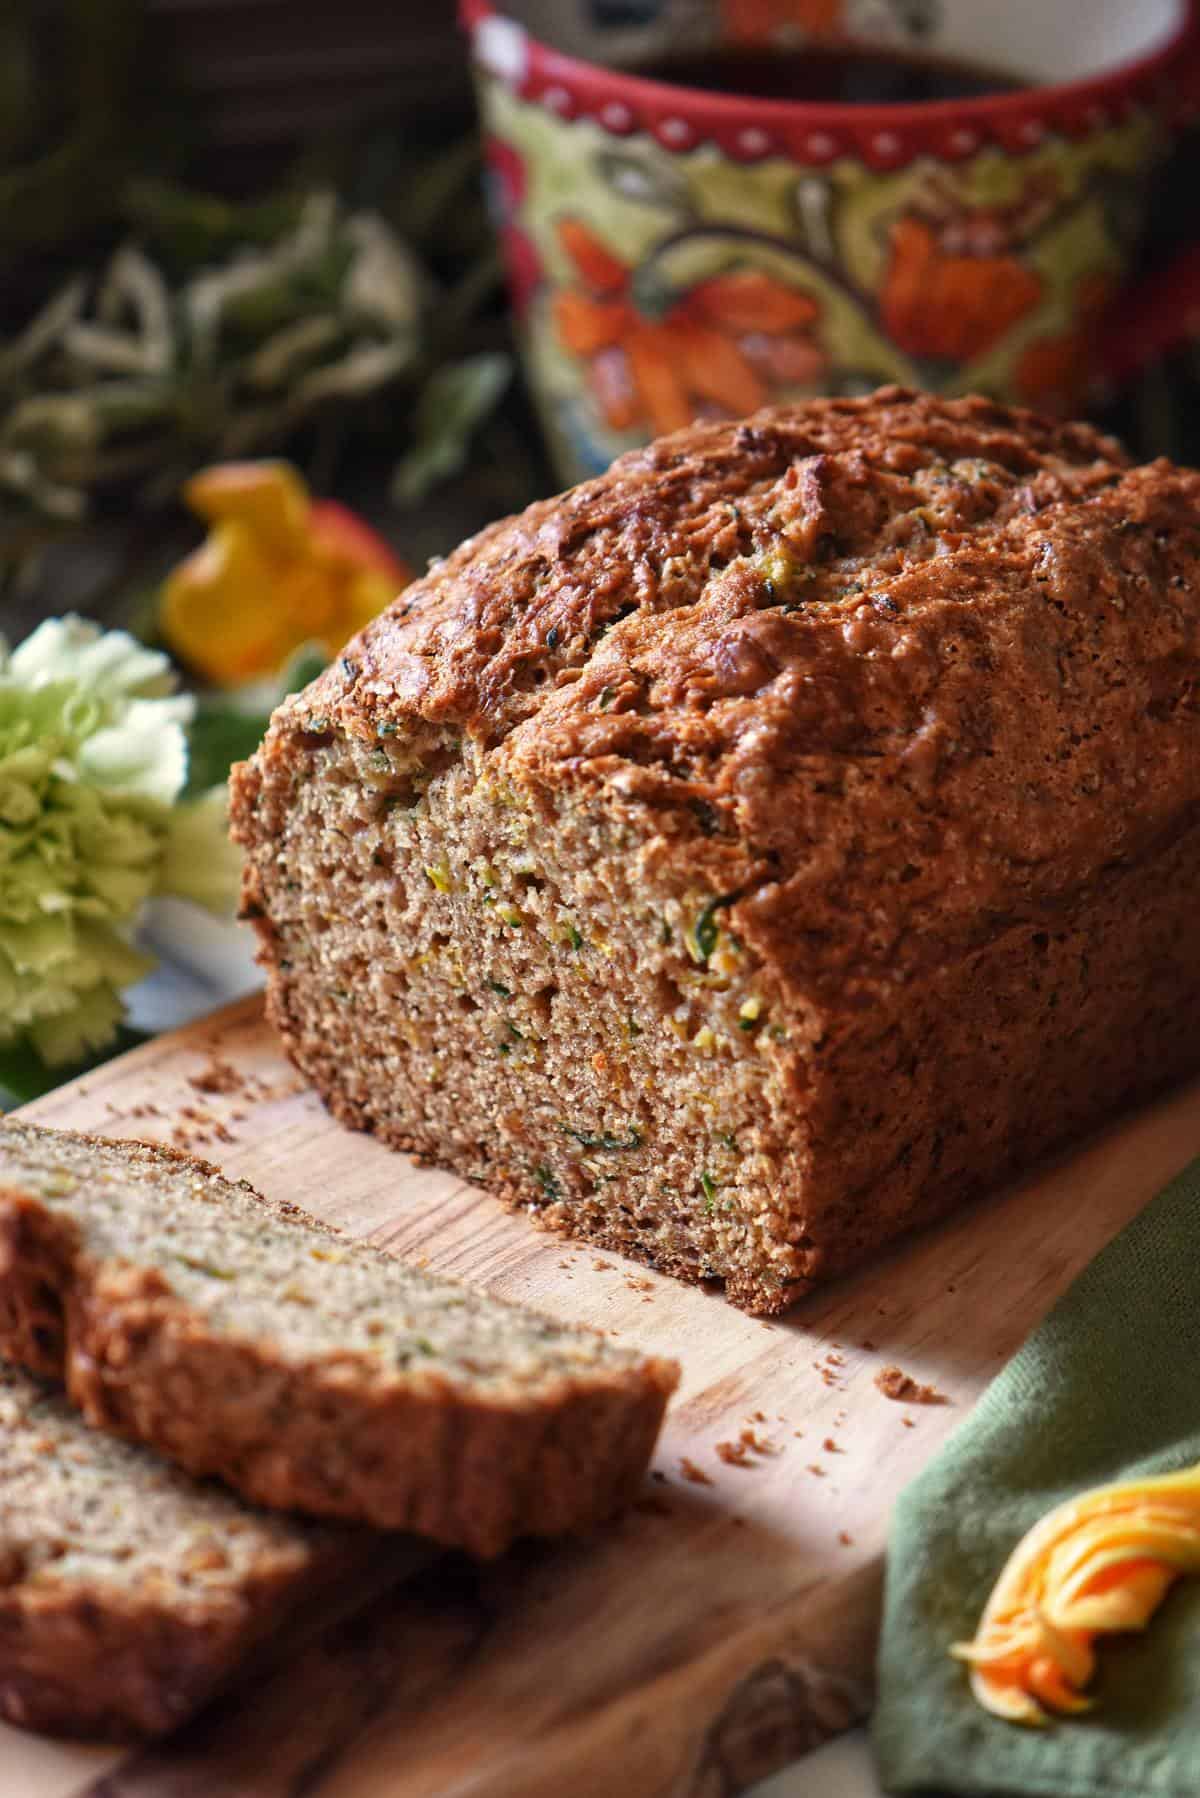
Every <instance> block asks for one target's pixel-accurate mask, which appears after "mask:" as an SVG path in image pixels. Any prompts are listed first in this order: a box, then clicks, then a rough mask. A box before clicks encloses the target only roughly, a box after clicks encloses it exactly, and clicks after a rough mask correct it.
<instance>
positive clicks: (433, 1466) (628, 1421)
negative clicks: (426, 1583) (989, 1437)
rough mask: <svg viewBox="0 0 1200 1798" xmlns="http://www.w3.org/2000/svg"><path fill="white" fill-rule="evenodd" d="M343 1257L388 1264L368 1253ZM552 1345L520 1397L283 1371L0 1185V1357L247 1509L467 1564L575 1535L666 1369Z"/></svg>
mask: <svg viewBox="0 0 1200 1798" xmlns="http://www.w3.org/2000/svg"><path fill="white" fill-rule="evenodd" d="M2 1128H3V1129H7V1130H8V1131H10V1132H16V1131H26V1132H28V1131H30V1130H31V1129H35V1127H32V1126H28V1125H22V1124H17V1123H16V1122H13V1123H10V1124H9V1125H7V1126H3V1127H2ZM37 1134H38V1135H39V1136H40V1137H42V1138H45V1139H48V1140H57V1141H59V1142H63V1141H68V1142H70V1143H73V1144H75V1145H83V1146H84V1147H85V1148H86V1146H87V1145H89V1144H95V1145H96V1146H97V1147H101V1146H103V1147H104V1148H105V1149H106V1150H107V1151H109V1152H111V1151H113V1150H114V1149H115V1150H117V1151H118V1153H119V1154H120V1155H121V1156H122V1157H123V1159H124V1160H125V1161H127V1162H128V1163H129V1164H130V1165H131V1166H133V1165H140V1166H141V1167H143V1168H148V1169H150V1170H151V1171H152V1170H153V1167H154V1165H155V1163H156V1162H161V1163H163V1164H164V1165H167V1166H170V1167H171V1168H173V1169H179V1168H183V1169H187V1170H190V1171H193V1172H194V1173H196V1174H197V1175H200V1176H201V1177H202V1178H203V1179H204V1180H205V1181H207V1182H211V1183H214V1190H213V1193H212V1198H213V1202H214V1203H216V1204H218V1205H219V1204H220V1202H221V1188H222V1187H225V1186H227V1185H228V1184H229V1183H227V1182H225V1181H224V1179H223V1177H222V1176H221V1175H220V1173H219V1171H218V1170H217V1169H215V1168H214V1167H212V1166H211V1165H210V1164H209V1163H207V1162H201V1161H192V1160H191V1159H190V1158H189V1157H187V1156H181V1155H180V1154H179V1153H178V1152H176V1151H171V1150H166V1149H163V1148H161V1147H160V1146H159V1145H157V1144H149V1143H119V1144H113V1143H104V1144H102V1143H101V1139H97V1138H89V1137H87V1136H86V1135H82V1134H79V1133H76V1132H70V1131H54V1132H49V1131H44V1132H37ZM0 1147H2V1143H0ZM239 1190H240V1191H241V1192H243V1193H250V1194H252V1196H253V1197H254V1199H255V1200H256V1201H257V1203H258V1204H260V1205H261V1207H262V1210H263V1214H264V1230H266V1229H268V1228H269V1227H270V1224H271V1223H273V1222H278V1223H282V1224H283V1225H284V1226H285V1229H286V1230H287V1231H288V1232H290V1231H291V1230H292V1229H299V1228H300V1227H303V1229H304V1230H305V1231H307V1232H313V1231H315V1232H317V1233H319V1234H320V1236H321V1237H323V1238H325V1239H327V1240H329V1241H330V1242H333V1243H343V1244H344V1243H346V1241H347V1239H346V1238H344V1237H343V1236H341V1234H340V1233H339V1232H338V1231H335V1230H333V1229H331V1228H329V1227H328V1226H327V1225H324V1224H322V1223H321V1222H320V1221H319V1220H316V1219H313V1218H310V1217H309V1216H307V1215H306V1214H305V1213H303V1212H301V1211H299V1210H298V1209H297V1208H296V1207H295V1206H292V1205H289V1204H286V1203H280V1202H277V1201H270V1200H267V1199H264V1198H262V1197H261V1195H259V1194H257V1193H254V1192H253V1189H252V1188H250V1187H248V1186H247V1185H246V1183H245V1182H241V1183H240V1187H239ZM349 1252H350V1253H351V1254H358V1255H363V1256H367V1257H371V1258H372V1259H373V1260H375V1261H378V1262H380V1263H382V1264H384V1265H385V1266H386V1265H388V1261H389V1258H388V1257H386V1256H382V1255H380V1254H379V1253H378V1252H377V1251H373V1250H371V1249H370V1248H359V1249H355V1248H353V1246H350V1247H349ZM390 1265H392V1266H397V1267H398V1264H397V1263H394V1262H393V1263H391V1264H390ZM497 1309H502V1308H500V1307H497ZM505 1314H506V1315H507V1313H505ZM511 1315H512V1317H513V1319H514V1321H515V1322H518V1323H519V1322H521V1321H524V1322H526V1323H528V1322H530V1321H531V1314H530V1313H526V1312H521V1311H519V1310H517V1309H515V1308H512V1309H511ZM56 1324H57V1327H55V1325H56ZM557 1333H558V1335H559V1336H560V1337H567V1336H569V1337H570V1338H571V1340H575V1339H576V1336H578V1339H579V1340H580V1341H581V1342H582V1341H586V1342H588V1343H594V1344H595V1345H596V1353H595V1356H594V1357H593V1359H592V1360H590V1361H588V1362H586V1363H585V1362H582V1361H581V1363H580V1365H579V1366H578V1368H577V1369H575V1370H572V1371H562V1372H559V1373H553V1372H547V1373H546V1375H545V1377H544V1378H542V1379H541V1380H540V1381H539V1382H538V1383H537V1385H536V1387H535V1388H528V1387H527V1388H525V1389H524V1390H522V1389H521V1388H520V1387H519V1386H518V1385H517V1384H515V1383H514V1384H513V1386H512V1388H511V1390H510V1389H509V1388H508V1387H506V1386H504V1385H503V1384H502V1382H500V1381H497V1380H493V1381H492V1382H491V1384H490V1385H489V1384H488V1383H486V1382H484V1381H483V1380H482V1379H481V1380H480V1381H479V1382H477V1383H476V1386H475V1388H474V1390H473V1386H472V1381H471V1379H470V1378H469V1377H467V1376H460V1375H452V1374H451V1373H449V1372H445V1371H442V1370H440V1369H439V1368H438V1367H437V1366H436V1364H430V1365H429V1366H428V1367H424V1366H423V1367H422V1368H421V1369H420V1370H419V1372H418V1373H416V1374H414V1376H413V1377H412V1378H411V1380H409V1379H406V1377H405V1376H404V1374H403V1373H402V1372H400V1371H399V1370H397V1371H396V1372H395V1373H394V1374H393V1375H392V1376H391V1377H390V1378H389V1379H381V1377H380V1364H379V1362H378V1361H377V1360H371V1359H370V1358H369V1357H367V1356H366V1355H364V1354H362V1353H359V1352H355V1351H354V1350H352V1349H346V1350H345V1351H339V1352H338V1353H328V1352H325V1351H320V1352H316V1351H314V1353H313V1354H312V1355H311V1356H310V1357H301V1358H297V1356H296V1354H295V1353H294V1352H292V1353H290V1354H285V1353H284V1352H283V1351H282V1350H281V1349H280V1348H279V1346H278V1345H277V1344H276V1343H275V1342H274V1341H272V1340H271V1339H270V1338H265V1337H262V1336H260V1335H255V1334H253V1333H251V1332H244V1333H240V1334H236V1335H230V1334H229V1333H228V1332H227V1331H224V1332H223V1331H221V1330H219V1329H215V1328H214V1327H213V1326H212V1325H211V1324H210V1323H209V1321H208V1319H207V1317H206V1314H205V1312H204V1310H203V1309H201V1308H197V1307H196V1306H195V1305H194V1304H192V1303H190V1302H189V1301H188V1300H187V1299H186V1298H184V1297H181V1296H180V1295H179V1294H178V1293H177V1292H176V1291H175V1290H174V1288H173V1286H172V1283H171V1280H170V1278H169V1277H168V1273H167V1272H166V1271H165V1270H164V1268H163V1266H161V1265H158V1264H157V1263H156V1262H154V1261H147V1260H146V1259H145V1255H144V1252H143V1251H137V1252H135V1251H132V1250H131V1251H130V1253H129V1254H128V1255H122V1254H118V1253H115V1252H113V1251H111V1250H109V1251H107V1252H104V1253H93V1252H92V1251H91V1248H90V1245H89V1240H88V1235H87V1231H86V1228H85V1226H84V1224H83V1223H81V1222H77V1221H76V1220H75V1219H73V1218H72V1217H71V1216H70V1215H69V1214H64V1209H63V1206H62V1205H59V1204H56V1203H54V1202H51V1201H47V1200H46V1199H45V1198H43V1197H42V1196H41V1195H40V1194H39V1192H38V1191H37V1190H36V1189H35V1187H34V1185H33V1184H32V1183H31V1184H29V1185H27V1186H26V1187H25V1188H21V1187H19V1186H18V1185H17V1184H16V1183H15V1175H14V1174H12V1173H11V1172H10V1174H9V1176H8V1183H7V1184H6V1185H5V1186H4V1187H3V1188H0V1353H3V1354H5V1355H8V1356H10V1357H11V1358H13V1359H16V1360H20V1361H22V1362H23V1363H24V1364H25V1365H27V1366H29V1367H30V1368H31V1370H33V1371H37V1372H39V1373H41V1374H43V1375H47V1376H50V1377H54V1378H59V1379H62V1380H64V1381H65V1383H66V1387H67V1391H68V1393H69V1395H70V1397H71V1399H72V1400H73V1402H74V1403H75V1404H76V1405H77V1406H78V1407H79V1408H80V1410H81V1411H82V1412H83V1414H84V1416H85V1417H86V1418H87V1421H88V1422H89V1423H90V1424H92V1425H93V1426H94V1427H96V1428H100V1429H104V1430H107V1431H109V1432H110V1433H112V1434H114V1435H118V1436H122V1437H124V1438H126V1439H128V1440H130V1441H137V1442H142V1443H146V1444H148V1445H150V1446H151V1447H153V1448H155V1449H157V1450H158V1451H159V1452H160V1453H162V1454H164V1455H166V1456H168V1457H169V1458H170V1459H171V1460H172V1461H173V1462H175V1463H176V1464H177V1465H178V1466H180V1467H183V1468H185V1469H187V1470H188V1471H189V1472H191V1473H194V1474H198V1475H214V1474H215V1475H217V1476H219V1477H220V1478H221V1479H223V1480H224V1481H225V1482H226V1483H227V1484H228V1485H230V1486H232V1487H233V1488H234V1489H235V1490H236V1491H238V1492H239V1493H241V1494H242V1495H243V1496H244V1497H246V1498H248V1499H250V1500H251V1501H253V1502H255V1503H258V1504H263V1505H268V1506H271V1507H276V1508H280V1509H286V1510H300V1511H305V1512H308V1513H310V1514H312V1515H316V1516H323V1517H340V1518H346V1519H350V1520H355V1521H363V1522H368V1523H371V1524H373V1525H374V1526H376V1527H377V1528H382V1529H391V1530H397V1529H403V1530H411V1531H414V1532H415V1533H417V1534H420V1535H423V1536H427V1537H429V1538H431V1539H432V1540H434V1541H438V1542H442V1543H445V1544H448V1545H450V1546H454V1547H460V1548H466V1549H468V1550H469V1551H470V1552H472V1553H475V1554H478V1555H481V1556H491V1555H496V1554H499V1553H500V1552H501V1551H502V1550H503V1549H504V1548H506V1547H507V1546H508V1545H509V1544H510V1543H511V1542H512V1541H513V1540H514V1539H515V1538H516V1537H519V1536H524V1535H547V1534H559V1533H562V1532H566V1531H575V1530H583V1529H587V1528H589V1527H591V1526H593V1525H594V1524H596V1523H598V1522H599V1521H601V1520H602V1519H604V1518H606V1517H608V1516H610V1515H611V1514H612V1512H613V1511H615V1510H616V1509H618V1508H619V1507H620V1506H622V1505H624V1504H626V1503H628V1501H629V1500H630V1499H631V1498H632V1497H633V1496H635V1494H636V1492H637V1489H638V1487H639V1485H640V1482H641V1479H642V1476H643V1474H644V1472H645V1469H646V1467H647V1465H648V1463H649V1459H650V1456H651V1453H652V1452H653V1447H654V1443H655V1440H656V1437H657V1434H658V1429H659V1426H660V1424H661V1421H662V1416H663V1412H664V1410H665V1407H666V1403H667V1399H668V1397H669V1395H670V1393H671V1391H672V1390H673V1389H674V1386H675V1384H676V1382H677V1379H678V1369H677V1368H676V1366H675V1364H674V1363H673V1362H667V1361H664V1360H661V1359H657V1358H654V1357H639V1356H636V1355H634V1354H631V1353H623V1352H621V1351H619V1350H617V1349H615V1348H610V1347H608V1346H607V1345H605V1344H604V1343H602V1342H601V1340H600V1338H599V1337H597V1336H595V1335H592V1334H590V1333H577V1332H572V1331H571V1330H570V1327H569V1326H565V1325H564V1326H561V1327H558V1329H557Z"/></svg>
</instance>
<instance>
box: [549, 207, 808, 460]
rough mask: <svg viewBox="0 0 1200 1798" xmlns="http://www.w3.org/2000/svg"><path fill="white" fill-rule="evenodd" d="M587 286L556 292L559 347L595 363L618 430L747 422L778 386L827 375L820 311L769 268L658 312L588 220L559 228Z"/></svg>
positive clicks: (716, 283) (602, 406) (594, 389)
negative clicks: (700, 418) (818, 333)
mask: <svg viewBox="0 0 1200 1798" xmlns="http://www.w3.org/2000/svg"><path fill="white" fill-rule="evenodd" d="M558 241H559V243H560V245H561V246H562V248H563V249H564V250H565V252H566V254H567V256H568V257H569V258H570V261H571V263H572V265H573V267H574V269H575V272H576V276H577V280H576V282H575V283H574V284H572V285H571V286H568V287H564V288H561V289H560V290H559V292H558V293H556V294H555V296H554V301H553V316H554V325H555V330H556V332H557V334H558V339H559V342H560V343H561V344H562V346H563V348H564V349H566V350H568V351H569V352H570V353H571V355H573V356H575V357H578V358H579V359H580V360H581V361H583V362H585V363H586V364H587V375H588V385H589V387H590V389H591V393H592V396H593V399H594V400H595V402H596V405H597V406H598V407H599V410H600V412H601V414H602V415H603V417H604V420H605V423H606V424H607V425H608V426H609V428H610V429H611V430H614V431H627V430H633V429H634V428H636V427H638V426H645V427H648V428H650V429H651V430H652V431H653V432H654V433H655V434H656V435H657V434H660V433H662V432H664V431H675V430H679V429H680V428H681V427H682V426H684V425H686V424H688V423H690V421H691V420H692V419H693V418H695V417H696V416H697V415H703V414H704V413H706V412H712V411H714V410H715V411H717V412H719V413H724V414H727V415H729V416H730V417H740V416H741V415H742V414H743V413H746V412H753V411H755V410H756V409H757V408H758V407H759V406H763V405H765V404H766V403H767V401H768V399H769V398H770V397H771V392H772V389H773V388H774V387H776V386H779V385H786V384H795V383H801V382H813V381H817V380H819V379H820V377H821V375H822V374H823V372H824V370H825V367H826V357H825V353H824V351H823V350H822V348H821V346H820V345H819V344H818V343H817V342H816V340H815V339H814V337H813V336H812V328H813V326H814V325H815V324H816V322H817V319H818V315H819V310H820V309H819V307H818V305H817V302H816V301H815V300H814V299H812V298H811V297H810V296H809V295H808V294H806V293H801V292H799V291H798V290H797V289H796V288H794V287H789V286H788V285H787V284H786V283H785V282H782V281H778V280H776V279H775V277H774V276H773V275H769V274H765V273H763V272H761V271H760V270H756V269H749V268H739V269H731V270H729V271H728V272H726V273H722V274H715V275H709V276H707V277H705V278H704V279H703V280H700V281H697V282H695V283H694V284H693V285H692V286H691V287H688V288H686V289H684V290H683V291H682V292H680V293H678V294H677V295H674V296H668V297H667V298H666V299H665V301H664V304H663V306H662V308H661V310H660V309H657V308H656V309H655V311H653V312H651V311H650V310H648V309H646V307H645V306H644V304H643V305H641V306H639V304H638V296H637V293H636V282H635V275H636V272H637V271H636V268H635V267H634V266H632V265H630V264H629V263H626V262H623V261H622V260H621V258H620V257H619V256H617V255H616V254H615V253H614V252H613V251H612V250H611V249H610V248H609V246H608V245H607V244H606V243H604V241H603V240H602V239H601V238H600V237H598V236H597V235H596V233H595V232H594V231H592V230H591V228H590V227H589V226H588V225H586V224H584V223H583V222H582V221H581V220H580V219H577V218H564V219H561V220H560V221H559V224H558Z"/></svg>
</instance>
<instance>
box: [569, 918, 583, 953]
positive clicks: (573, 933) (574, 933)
mask: <svg viewBox="0 0 1200 1798" xmlns="http://www.w3.org/2000/svg"><path fill="white" fill-rule="evenodd" d="M567 941H568V942H569V943H570V945H571V947H572V949H582V948H583V938H582V936H581V935H580V934H579V927H578V925H577V924H571V923H568V925H567Z"/></svg>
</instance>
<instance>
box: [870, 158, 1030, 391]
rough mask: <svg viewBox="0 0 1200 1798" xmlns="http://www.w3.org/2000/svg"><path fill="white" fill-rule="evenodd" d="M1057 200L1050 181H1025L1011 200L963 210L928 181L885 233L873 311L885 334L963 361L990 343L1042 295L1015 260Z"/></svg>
mask: <svg viewBox="0 0 1200 1798" xmlns="http://www.w3.org/2000/svg"><path fill="white" fill-rule="evenodd" d="M1056 204H1057V194H1056V191H1055V188H1054V186H1053V184H1052V183H1049V182H1047V181H1045V180H1034V181H1031V182H1029V184H1028V185H1027V187H1026V189H1025V191H1024V193H1022V194H1021V196H1020V198H1019V199H1018V200H1017V201H1016V202H1015V203H1014V204H1013V205H1011V206H1006V207H998V206H997V207H976V208H973V209H964V207H963V203H962V196H961V194H959V193H957V192H956V191H955V190H954V188H953V187H952V186H950V184H948V183H943V182H941V181H938V180H937V179H936V178H935V179H933V180H931V181H930V183H929V185H928V188H927V190H926V196H925V198H924V199H923V201H922V203H921V204H920V205H919V206H915V207H912V208H910V209H909V210H907V211H905V212H903V213H902V214H901V215H900V217H899V218H897V219H896V220H895V221H894V222H893V224H892V226H891V230H890V232H889V258H888V267H887V274H886V276H885V279H884V283H883V289H882V292H881V293H880V297H879V312H880V318H881V320H882V322H883V326H884V329H885V330H886V332H887V334H888V336H889V337H890V338H891V340H892V342H893V343H894V344H896V345H897V346H898V348H900V349H902V350H904V351H905V353H906V354H907V355H909V356H916V357H918V358H919V359H920V360H922V361H935V360H937V361H946V362H970V361H972V360H973V359H974V358H975V357H976V356H982V355H983V354H985V352H986V351H988V350H990V349H992V348H993V347H994V345H996V344H998V343H999V342H1000V340H1001V339H1002V338H1003V337H1004V336H1005V334H1006V333H1007V332H1008V331H1010V330H1011V329H1012V328H1013V326H1014V325H1015V324H1017V323H1019V321H1020V320H1021V319H1023V318H1024V317H1026V316H1027V314H1028V313H1030V312H1031V311H1032V310H1033V309H1034V307H1035V306H1037V305H1038V304H1039V302H1040V301H1041V298H1042V283H1041V280H1040V278H1039V277H1038V275H1037V274H1036V273H1035V272H1034V270H1033V269H1031V268H1030V267H1029V265H1028V264H1027V263H1025V262H1023V261H1022V260H1021V258H1020V254H1019V252H1020V250H1021V248H1022V246H1024V245H1026V244H1028V243H1030V242H1031V241H1032V240H1033V239H1034V238H1035V237H1036V236H1037V234H1038V232H1039V231H1040V230H1042V229H1043V228H1044V227H1045V225H1046V223H1047V221H1048V220H1049V218H1050V216H1051V214H1052V213H1053V211H1054V208H1055V205H1056Z"/></svg>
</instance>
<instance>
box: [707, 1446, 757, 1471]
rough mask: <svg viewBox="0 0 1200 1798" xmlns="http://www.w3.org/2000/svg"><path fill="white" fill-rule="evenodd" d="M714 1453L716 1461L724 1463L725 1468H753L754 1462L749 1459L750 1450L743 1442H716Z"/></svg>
mask: <svg viewBox="0 0 1200 1798" xmlns="http://www.w3.org/2000/svg"><path fill="white" fill-rule="evenodd" d="M715 1452H716V1456H717V1459H718V1460H719V1461H724V1463H725V1465H726V1466H727V1467H746V1468H750V1467H753V1466H754V1462H753V1461H752V1460H751V1459H750V1450H749V1449H748V1448H747V1446H746V1444H745V1443H744V1442H718V1443H717V1446H716V1451H715Z"/></svg>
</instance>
